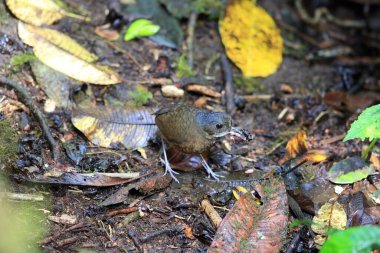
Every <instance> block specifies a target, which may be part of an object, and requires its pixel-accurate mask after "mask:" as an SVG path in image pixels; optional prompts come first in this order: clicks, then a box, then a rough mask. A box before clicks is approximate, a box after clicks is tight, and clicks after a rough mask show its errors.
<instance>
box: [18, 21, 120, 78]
mask: <svg viewBox="0 0 380 253" xmlns="http://www.w3.org/2000/svg"><path fill="white" fill-rule="evenodd" d="M18 29H19V31H18V32H19V36H20V38H21V39H22V40H23V41H24V42H25V43H26V44H28V45H31V46H32V47H33V52H34V54H35V55H36V57H37V58H38V59H39V60H40V61H41V62H43V63H44V64H46V65H48V66H49V67H51V68H52V69H54V70H57V71H59V72H61V73H63V74H65V75H68V76H70V77H72V78H74V79H76V80H79V81H82V82H87V83H93V84H103V85H108V84H115V83H119V82H120V78H119V76H118V75H117V73H115V72H114V71H112V70H110V69H108V68H107V67H106V66H101V65H96V64H92V63H90V61H94V60H95V59H97V58H96V56H95V55H93V54H91V53H90V52H88V51H87V50H86V49H84V48H82V47H81V46H80V45H79V44H78V43H76V42H75V41H73V40H72V39H70V38H69V37H68V36H66V35H64V34H61V33H59V32H58V31H54V30H51V29H44V28H38V27H34V26H31V25H27V24H24V23H22V22H19V26H18Z"/></svg>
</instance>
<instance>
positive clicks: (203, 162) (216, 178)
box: [201, 156, 223, 181]
mask: <svg viewBox="0 0 380 253" xmlns="http://www.w3.org/2000/svg"><path fill="white" fill-rule="evenodd" d="M201 157H202V165H203V168H205V170H206V171H207V173H208V178H210V177H212V178H214V179H215V180H216V181H219V178H222V177H223V176H222V175H219V174H217V173H215V172H214V171H213V170H212V169H211V167H210V166H209V165H208V164H207V162H206V160H205V159H204V158H203V156H201Z"/></svg>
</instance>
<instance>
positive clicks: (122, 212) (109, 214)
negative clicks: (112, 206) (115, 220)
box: [106, 206, 138, 216]
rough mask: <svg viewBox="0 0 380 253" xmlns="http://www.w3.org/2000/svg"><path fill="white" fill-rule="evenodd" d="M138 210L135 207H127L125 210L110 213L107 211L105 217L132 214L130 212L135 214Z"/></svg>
mask: <svg viewBox="0 0 380 253" xmlns="http://www.w3.org/2000/svg"><path fill="white" fill-rule="evenodd" d="M137 210H138V207H137V206H134V207H127V208H123V209H118V210H111V211H108V212H107V213H106V215H107V216H115V215H118V214H126V213H132V212H136V211H137Z"/></svg>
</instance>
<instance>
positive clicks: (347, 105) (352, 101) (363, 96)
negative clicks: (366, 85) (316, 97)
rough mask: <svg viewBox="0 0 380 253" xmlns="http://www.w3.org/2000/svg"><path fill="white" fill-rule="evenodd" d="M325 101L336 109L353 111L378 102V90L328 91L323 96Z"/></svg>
mask: <svg viewBox="0 0 380 253" xmlns="http://www.w3.org/2000/svg"><path fill="white" fill-rule="evenodd" d="M323 100H324V101H325V103H326V104H327V105H329V106H331V107H333V108H334V109H336V110H340V111H348V112H351V113H355V112H357V111H358V110H362V109H364V108H367V107H369V106H370V105H373V104H376V103H379V102H380V94H379V93H378V92H374V91H371V92H359V93H356V94H349V93H347V92H344V91H330V92H327V93H326V94H325V96H324V97H323Z"/></svg>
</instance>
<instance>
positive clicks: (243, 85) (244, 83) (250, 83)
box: [234, 75, 264, 94]
mask: <svg viewBox="0 0 380 253" xmlns="http://www.w3.org/2000/svg"><path fill="white" fill-rule="evenodd" d="M234 84H235V86H236V87H237V88H238V89H240V90H241V91H242V92H243V93H247V94H251V93H255V92H256V91H261V90H263V89H264V88H263V86H262V85H261V84H260V81H259V79H257V78H253V77H244V76H236V75H235V76H234Z"/></svg>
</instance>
